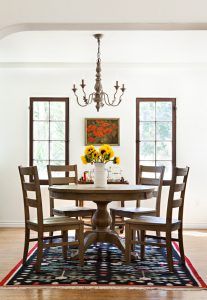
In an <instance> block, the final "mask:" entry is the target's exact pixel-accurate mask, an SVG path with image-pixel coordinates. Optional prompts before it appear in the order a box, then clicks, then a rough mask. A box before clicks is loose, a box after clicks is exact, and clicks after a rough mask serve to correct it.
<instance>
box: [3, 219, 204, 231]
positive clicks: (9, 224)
mask: <svg viewBox="0 0 207 300" xmlns="http://www.w3.org/2000/svg"><path fill="white" fill-rule="evenodd" d="M1 227H2V228H15V227H24V222H21V221H15V222H12V221H4V222H0V228H1ZM184 229H207V223H185V224H184Z"/></svg>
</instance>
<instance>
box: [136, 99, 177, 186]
mask: <svg viewBox="0 0 207 300" xmlns="http://www.w3.org/2000/svg"><path fill="white" fill-rule="evenodd" d="M140 102H171V103H172V167H175V166H176V98H141V97H139V98H136V183H137V182H138V170H139V164H140V159H139V143H140V128H139V124H140V119H139V104H140ZM170 182H171V180H164V181H163V185H170Z"/></svg>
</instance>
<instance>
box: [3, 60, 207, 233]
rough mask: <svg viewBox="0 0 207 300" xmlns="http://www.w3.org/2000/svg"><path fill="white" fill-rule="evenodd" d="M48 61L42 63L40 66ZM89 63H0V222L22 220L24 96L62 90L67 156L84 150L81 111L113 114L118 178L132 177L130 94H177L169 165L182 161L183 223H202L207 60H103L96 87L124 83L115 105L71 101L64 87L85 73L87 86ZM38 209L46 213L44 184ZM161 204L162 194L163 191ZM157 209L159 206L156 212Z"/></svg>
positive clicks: (206, 223)
mask: <svg viewBox="0 0 207 300" xmlns="http://www.w3.org/2000/svg"><path fill="white" fill-rule="evenodd" d="M47 66H48V65H47ZM94 69H95V66H94V65H87V64H86V65H83V64H82V65H81V66H80V65H71V67H70V65H66V66H65V67H58V65H57V67H56V68H55V67H54V65H53V67H51V68H50V67H45V66H44V65H42V67H40V65H38V67H30V66H29V65H27V67H18V68H12V67H5V68H3V67H1V68H0V82H1V85H0V137H1V146H0V189H1V193H0V195H1V196H0V202H1V210H0V225H1V226H7V225H17V224H21V223H22V221H23V205H22V195H21V189H20V180H19V175H18V169H17V166H18V165H20V164H22V165H27V164H28V147H29V131H28V127H29V110H28V106H29V97H38V96H41V97H44V96H51V97H55V96H57V97H65V96H70V98H71V99H70V162H71V163H78V167H79V171H80V173H81V172H82V170H83V169H84V166H83V165H82V164H81V162H80V155H82V152H83V149H84V118H85V117H97V116H98V117H119V118H120V126H121V128H120V132H121V144H120V146H119V147H114V148H115V152H116V154H117V155H120V157H121V167H122V169H123V170H124V176H125V177H126V178H127V179H128V180H129V181H130V183H134V182H135V99H136V97H175V98H176V99H177V165H178V166H185V165H189V166H190V168H191V169H190V175H189V182H188V187H187V194H186V207H185V224H186V226H187V227H194V228H196V227H197V228H207V215H206V211H207V201H206V199H205V195H206V192H205V187H206V179H207V176H206V169H207V159H206V153H207V139H206V136H205V132H206V130H207V122H206V111H207V101H206V97H207V96H206V95H207V93H206V82H207V65H202V64H191V65H190V64H183V65H182V64H180V65H179V64H177V65H175V64H174V65H167V64H163V65H159V64H157V65H153V64H150V65H147V64H143V65H141V64H140V65H127V64H126V65H118V64H117V65H115V64H114V65H113V64H110V65H103V76H102V77H103V86H104V89H105V91H106V92H108V93H110V92H111V94H112V91H113V85H114V83H115V80H119V81H120V83H121V82H124V83H125V84H126V87H127V90H126V94H125V97H124V101H123V103H122V104H121V105H120V106H119V107H117V108H108V107H104V108H103V109H102V110H101V111H100V112H99V113H97V112H96V110H95V106H94V105H93V104H92V105H91V106H90V107H87V108H81V107H79V106H78V105H77V104H76V102H75V100H74V98H73V97H72V92H71V87H72V84H73V83H74V82H76V83H79V82H80V80H81V78H85V80H86V82H87V84H88V86H87V88H88V89H87V90H88V91H89V92H91V91H92V88H93V86H94V78H95V70H94ZM43 189H44V201H45V203H44V207H45V212H46V213H47V212H48V201H47V198H46V197H47V188H46V187H44V188H43ZM163 195H164V197H163V206H164V205H165V203H166V199H167V193H165V192H164V193H163ZM162 213H163V212H162Z"/></svg>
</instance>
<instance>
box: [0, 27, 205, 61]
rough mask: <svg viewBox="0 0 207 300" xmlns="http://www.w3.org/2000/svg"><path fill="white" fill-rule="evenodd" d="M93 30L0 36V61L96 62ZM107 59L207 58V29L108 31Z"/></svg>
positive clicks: (104, 47) (104, 57) (103, 44)
mask: <svg viewBox="0 0 207 300" xmlns="http://www.w3.org/2000/svg"><path fill="white" fill-rule="evenodd" d="M94 33H97V32H92V31H28V32H19V33H14V34H11V35H9V36H7V37H5V38H3V39H2V40H0V62H1V63H2V62H3V63H4V62H67V63H93V62H95V61H96V53H97V43H96V40H95V39H94V37H93V34H94ZM102 33H104V37H103V39H102V41H101V58H102V62H104V63H202V62H207V31H106V32H103V31H102Z"/></svg>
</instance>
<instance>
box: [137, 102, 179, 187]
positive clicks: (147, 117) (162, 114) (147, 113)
mask: <svg viewBox="0 0 207 300" xmlns="http://www.w3.org/2000/svg"><path fill="white" fill-rule="evenodd" d="M136 114H137V116H136V127H137V128H136V140H137V142H136V160H137V172H136V173H137V176H138V167H139V165H156V166H160V165H164V166H165V176H164V183H165V184H169V180H170V179H171V176H172V167H173V166H175V165H176V99H174V98H166V99H165V98H161V99H160V98H144V99H143V98H137V102H136ZM136 178H137V177H136Z"/></svg>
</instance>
